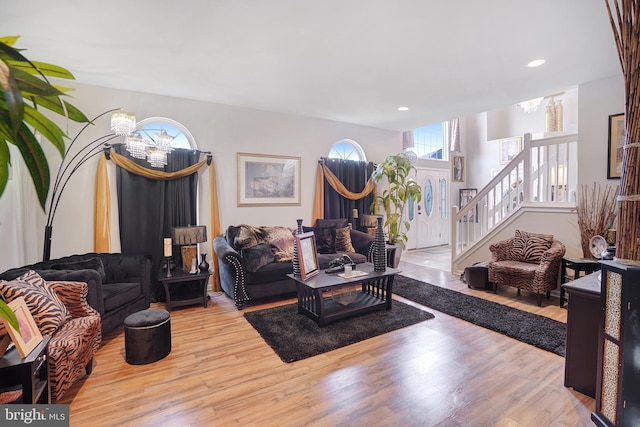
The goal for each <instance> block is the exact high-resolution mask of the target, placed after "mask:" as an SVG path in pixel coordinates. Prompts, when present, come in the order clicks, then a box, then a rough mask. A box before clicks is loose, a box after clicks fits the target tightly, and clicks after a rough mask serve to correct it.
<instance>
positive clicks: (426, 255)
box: [402, 245, 451, 272]
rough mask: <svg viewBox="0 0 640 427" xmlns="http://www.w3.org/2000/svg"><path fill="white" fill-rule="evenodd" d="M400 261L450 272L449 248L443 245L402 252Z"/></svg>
mask: <svg viewBox="0 0 640 427" xmlns="http://www.w3.org/2000/svg"><path fill="white" fill-rule="evenodd" d="M402 261H404V262H408V263H410V264H415V265H419V266H421V267H429V268H435V269H438V270H442V271H447V272H451V246H449V245H443V246H434V247H431V248H423V249H412V250H409V251H404V252H403V253H402Z"/></svg>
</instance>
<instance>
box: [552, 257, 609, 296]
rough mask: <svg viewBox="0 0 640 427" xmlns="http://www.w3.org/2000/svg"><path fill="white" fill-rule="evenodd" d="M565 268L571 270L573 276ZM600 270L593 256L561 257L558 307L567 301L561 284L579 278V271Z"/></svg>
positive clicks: (598, 263) (591, 271)
mask: <svg viewBox="0 0 640 427" xmlns="http://www.w3.org/2000/svg"><path fill="white" fill-rule="evenodd" d="M567 270H573V276H572V275H570V274H568V273H567ZM599 270H600V262H599V261H598V260H597V259H593V258H569V257H565V258H562V271H561V272H560V273H561V274H560V308H562V307H564V303H565V302H567V298H566V297H565V295H564V294H565V289H564V287H563V286H562V285H563V284H565V283H567V282H570V281H572V280H576V279H579V278H580V277H582V276H583V274H581V273H587V274H589V273H593V272H594V271H599Z"/></svg>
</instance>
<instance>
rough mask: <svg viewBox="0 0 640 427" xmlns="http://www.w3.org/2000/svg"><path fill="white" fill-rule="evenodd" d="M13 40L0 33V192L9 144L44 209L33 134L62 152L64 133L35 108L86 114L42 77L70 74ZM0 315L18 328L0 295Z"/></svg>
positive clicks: (43, 173)
mask: <svg viewBox="0 0 640 427" xmlns="http://www.w3.org/2000/svg"><path fill="white" fill-rule="evenodd" d="M17 40H18V37H17V36H16V37H0V197H1V196H2V194H3V193H4V190H5V188H6V186H7V181H8V179H9V165H10V164H11V154H10V151H9V145H8V143H10V144H13V145H15V146H16V147H17V148H18V150H19V151H20V155H21V156H22V159H23V160H24V162H25V164H26V166H27V169H28V170H29V174H30V175H31V180H32V181H33V185H34V186H35V189H36V193H37V195H38V201H39V202H40V206H41V207H42V210H44V209H45V203H46V201H47V195H48V193H49V185H50V177H49V164H48V162H47V158H46V156H45V155H44V151H43V150H42V147H41V146H40V142H39V141H38V139H37V138H36V136H35V133H39V134H41V135H42V136H43V137H44V138H45V139H47V140H49V141H50V142H51V143H52V144H53V145H54V146H55V147H56V149H57V150H58V151H59V152H60V155H61V156H64V153H65V143H64V138H65V137H66V135H65V133H64V132H63V131H62V130H61V129H60V128H59V127H58V126H57V125H56V124H55V123H53V122H52V121H51V120H50V119H48V118H47V117H45V115H43V114H42V113H41V112H40V111H39V110H38V108H41V109H42V108H44V109H47V110H49V111H50V112H53V113H55V114H58V115H60V116H63V117H66V118H69V119H71V120H74V121H76V122H82V123H86V122H88V121H89V119H87V117H86V116H85V115H84V114H83V113H82V112H80V110H78V109H77V108H76V107H74V106H73V105H71V104H69V103H68V102H66V101H64V100H62V96H63V95H64V93H65V92H66V91H68V90H69V89H67V88H63V87H58V86H54V85H52V84H51V83H49V80H47V76H49V77H57V78H63V79H72V80H73V79H74V77H73V75H72V74H71V73H70V72H69V71H67V70H66V69H64V68H62V67H59V66H57V65H51V64H45V63H42V62H32V61H30V60H28V59H27V58H26V57H24V56H23V55H22V54H21V53H20V50H18V49H16V48H14V47H13V45H14V43H15V42H16V41H17ZM0 317H1V318H3V319H5V320H7V321H9V323H10V324H11V325H12V326H13V327H14V328H15V329H16V330H19V327H18V320H17V319H16V316H15V314H14V313H13V311H11V309H10V308H9V306H8V305H7V304H6V303H5V302H4V301H3V299H2V295H1V294H0Z"/></svg>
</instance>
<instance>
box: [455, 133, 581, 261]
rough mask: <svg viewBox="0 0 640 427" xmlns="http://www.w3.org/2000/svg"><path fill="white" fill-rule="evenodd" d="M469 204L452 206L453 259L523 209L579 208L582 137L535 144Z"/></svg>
mask: <svg viewBox="0 0 640 427" xmlns="http://www.w3.org/2000/svg"><path fill="white" fill-rule="evenodd" d="M523 140H524V144H523V149H522V151H521V152H520V153H519V154H518V155H517V156H516V157H515V158H514V159H513V160H512V161H511V162H510V163H509V164H507V165H506V166H505V167H504V169H502V171H500V172H499V173H498V174H497V175H496V176H495V177H494V178H492V179H491V181H489V183H488V184H487V185H486V186H485V187H484V188H482V189H481V190H480V191H479V192H478V194H477V195H476V196H475V197H473V198H472V199H471V200H470V201H469V202H468V203H467V204H466V205H464V206H462V207H458V206H454V207H453V214H452V230H451V242H452V244H451V259H452V261H453V262H454V263H455V260H456V259H457V258H458V257H459V256H461V255H463V254H464V253H465V252H466V251H468V250H470V249H471V248H472V247H473V246H474V245H475V244H477V243H478V242H479V241H480V240H481V239H483V238H485V237H486V236H488V235H489V234H490V233H491V231H492V230H495V229H496V227H497V226H498V225H500V224H501V223H503V222H504V221H505V220H506V219H507V218H509V217H510V216H511V215H513V214H514V213H515V212H516V211H518V210H519V209H520V208H521V207H523V206H525V205H549V206H557V205H558V204H565V205H566V204H575V191H576V185H577V172H578V171H577V164H578V163H577V145H578V135H576V134H572V135H564V136H556V137H551V138H544V139H537V140H532V139H531V134H528V133H527V134H525V135H524V138H523Z"/></svg>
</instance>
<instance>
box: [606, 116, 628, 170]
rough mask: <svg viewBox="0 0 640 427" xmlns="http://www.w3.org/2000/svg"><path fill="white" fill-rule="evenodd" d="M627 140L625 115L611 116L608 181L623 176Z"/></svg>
mask: <svg viewBox="0 0 640 427" xmlns="http://www.w3.org/2000/svg"><path fill="white" fill-rule="evenodd" d="M624 139H625V123H624V114H612V115H611V116H609V155H608V159H607V160H608V162H607V179H615V178H620V175H622V153H623V148H624Z"/></svg>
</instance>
